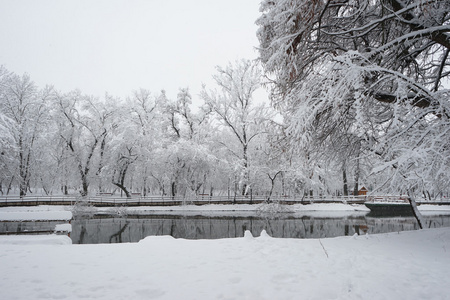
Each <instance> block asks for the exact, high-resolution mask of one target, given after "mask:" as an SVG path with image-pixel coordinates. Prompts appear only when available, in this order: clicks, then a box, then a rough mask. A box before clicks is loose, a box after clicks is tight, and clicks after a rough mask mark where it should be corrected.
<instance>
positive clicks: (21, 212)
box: [0, 203, 450, 221]
mask: <svg viewBox="0 0 450 300" xmlns="http://www.w3.org/2000/svg"><path fill="white" fill-rule="evenodd" d="M84 209H88V210H92V212H95V213H116V212H118V211H119V212H120V211H123V212H126V213H128V214H186V215H189V214H206V215H218V214H225V215H230V214H232V215H246V214H255V213H271V212H280V211H281V212H290V213H297V214H302V213H307V214H308V215H310V214H315V215H327V216H328V215H332V216H336V215H339V214H341V213H345V214H349V213H352V212H355V213H365V212H369V209H368V208H367V207H365V206H364V205H349V204H339V203H330V204H308V205H302V204H295V205H282V206H277V205H272V206H271V205H264V204H254V205H250V204H240V205H212V204H211V205H201V206H197V205H183V206H138V207H127V208H125V207H119V208H111V207H87V208H84ZM419 210H420V211H421V212H422V213H423V214H425V215H429V214H450V206H438V205H420V206H419ZM70 219H72V207H70V206H56V205H41V206H18V207H1V208H0V221H19V220H22V221H33V220H70Z"/></svg>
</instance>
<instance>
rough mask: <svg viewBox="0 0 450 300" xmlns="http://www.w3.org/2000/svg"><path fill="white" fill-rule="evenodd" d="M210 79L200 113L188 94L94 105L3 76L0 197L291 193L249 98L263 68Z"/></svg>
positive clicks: (266, 121)
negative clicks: (211, 83)
mask: <svg viewBox="0 0 450 300" xmlns="http://www.w3.org/2000/svg"><path fill="white" fill-rule="evenodd" d="M214 79H215V81H216V83H217V87H216V89H214V90H211V89H207V88H206V87H205V88H204V89H203V91H202V93H201V95H200V98H201V99H202V100H203V102H204V103H203V105H202V106H200V107H193V105H192V96H191V94H190V93H189V90H188V89H180V91H179V93H178V95H177V99H168V98H167V96H166V95H165V93H164V92H161V93H160V94H158V95H153V94H151V93H150V92H149V91H148V90H145V89H140V90H138V91H135V92H134V93H133V94H132V96H131V97H129V98H127V99H125V100H122V99H118V98H116V97H113V96H111V95H106V96H105V97H104V98H103V99H98V98H95V97H92V96H88V95H84V94H82V93H81V92H80V91H72V92H69V93H60V92H58V91H57V90H56V89H54V88H52V87H45V88H43V89H40V88H38V87H37V86H36V85H35V84H34V83H33V82H32V81H31V79H30V78H29V76H27V75H23V76H18V75H16V74H14V73H11V72H9V71H8V70H6V69H5V68H3V67H2V68H1V69H0V132H1V139H0V143H1V144H0V147H1V154H0V170H1V171H0V192H1V193H2V194H9V193H12V192H19V193H20V195H21V196H25V195H27V194H30V193H33V192H36V191H42V192H43V193H45V194H55V193H56V194H59V193H63V194H69V193H74V191H75V193H76V194H78V193H79V194H80V195H82V196H86V195H89V194H96V193H103V192H120V193H122V194H123V195H125V196H127V197H130V196H131V194H132V193H133V192H135V193H140V194H142V195H149V194H156V195H161V194H163V195H170V196H185V197H191V196H193V195H198V194H224V193H228V194H231V195H235V194H238V195H249V194H250V193H260V194H261V193H265V194H271V193H273V192H274V191H277V192H279V193H288V191H287V190H286V187H285V186H287V184H283V188H284V190H282V184H281V177H282V176H278V174H279V173H281V172H282V171H287V170H284V169H283V166H284V165H283V164H282V163H281V157H280V156H279V155H273V153H274V151H273V149H276V147H275V146H274V144H271V142H270V141H271V140H273V137H274V136H276V135H277V134H278V131H279V130H280V129H279V128H281V127H280V125H279V124H277V123H276V122H275V121H274V117H275V113H274V111H273V110H272V109H271V108H269V107H268V106H267V105H266V104H265V103H264V102H261V104H258V103H256V102H255V99H253V96H254V92H255V91H256V90H257V89H258V88H259V87H260V71H259V68H258V67H257V65H255V64H254V63H253V62H250V61H248V60H241V61H238V62H236V63H235V64H234V65H231V64H230V65H228V66H227V67H225V68H218V69H217V74H216V75H214ZM272 148H273V149H272ZM276 177H279V179H280V180H278V181H275V179H276Z"/></svg>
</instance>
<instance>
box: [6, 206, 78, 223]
mask: <svg viewBox="0 0 450 300" xmlns="http://www.w3.org/2000/svg"><path fill="white" fill-rule="evenodd" d="M70 219H72V212H71V211H70V207H66V206H57V205H54V206H53V205H40V206H10V207H1V208H0V221H35V220H40V221H45V220H53V221H56V220H61V221H66V220H70Z"/></svg>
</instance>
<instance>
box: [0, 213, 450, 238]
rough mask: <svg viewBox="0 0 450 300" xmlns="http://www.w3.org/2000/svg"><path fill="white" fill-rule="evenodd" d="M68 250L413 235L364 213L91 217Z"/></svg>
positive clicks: (28, 229)
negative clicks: (167, 242)
mask: <svg viewBox="0 0 450 300" xmlns="http://www.w3.org/2000/svg"><path fill="white" fill-rule="evenodd" d="M424 219H425V225H424V227H425V228H439V227H450V215H433V216H425V217H424ZM62 223H64V222H63V221H30V222H25V221H17V222H16V221H14V222H0V234H11V233H15V234H21V233H22V234H29V233H32V232H35V233H37V234H44V233H47V234H48V233H51V232H53V231H54V229H55V226H56V225H57V224H62ZM71 224H72V233H71V234H70V237H71V238H72V242H73V243H74V244H99V243H127V242H138V241H140V240H141V239H143V238H145V237H147V236H151V235H152V236H160V235H171V236H173V237H174V238H184V239H218V238H234V237H243V236H244V232H245V231H246V230H249V231H250V232H251V233H252V234H253V236H255V237H256V236H259V235H260V233H261V231H262V230H263V229H264V230H266V231H267V233H268V234H269V235H270V236H272V237H277V238H325V237H336V236H348V235H354V234H355V233H356V234H366V233H368V234H375V233H385V232H398V231H407V230H415V229H418V228H419V227H418V224H417V221H416V220H415V219H414V217H378V216H371V215H370V214H366V213H356V214H349V213H329V214H325V215H324V214H323V213H321V214H309V215H296V214H289V213H285V214H279V215H276V216H273V215H272V216H263V215H256V214H255V215H242V216H232V215H225V216H214V215H213V216H204V215H177V214H166V215H155V214H154V215H128V216H122V217H119V216H117V215H116V216H111V215H95V216H85V217H77V218H75V219H73V220H72V221H71Z"/></svg>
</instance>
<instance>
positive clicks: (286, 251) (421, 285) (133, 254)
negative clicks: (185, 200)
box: [0, 228, 450, 300]
mask: <svg viewBox="0 0 450 300" xmlns="http://www.w3.org/2000/svg"><path fill="white" fill-rule="evenodd" d="M70 243H71V242H70V239H69V238H68V237H65V236H39V237H36V236H35V237H29V236H1V237H0V266H1V270H2V272H1V275H0V291H1V292H0V293H1V298H2V299H258V300H259V299H448V296H449V294H448V287H449V286H450V276H449V270H450V228H441V229H432V230H420V231H411V232H401V233H390V234H380V235H370V236H354V237H339V238H331V239H321V240H319V239H308V240H304V239H301V240H300V239H275V238H271V237H269V236H267V235H266V234H265V233H264V232H263V233H262V235H261V236H260V237H255V238H254V237H251V236H249V234H248V232H247V233H246V236H245V237H244V238H235V239H221V240H183V239H174V238H171V237H165V236H164V237H147V238H145V239H144V240H142V241H141V242H139V243H130V244H99V245H71V244H70Z"/></svg>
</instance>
